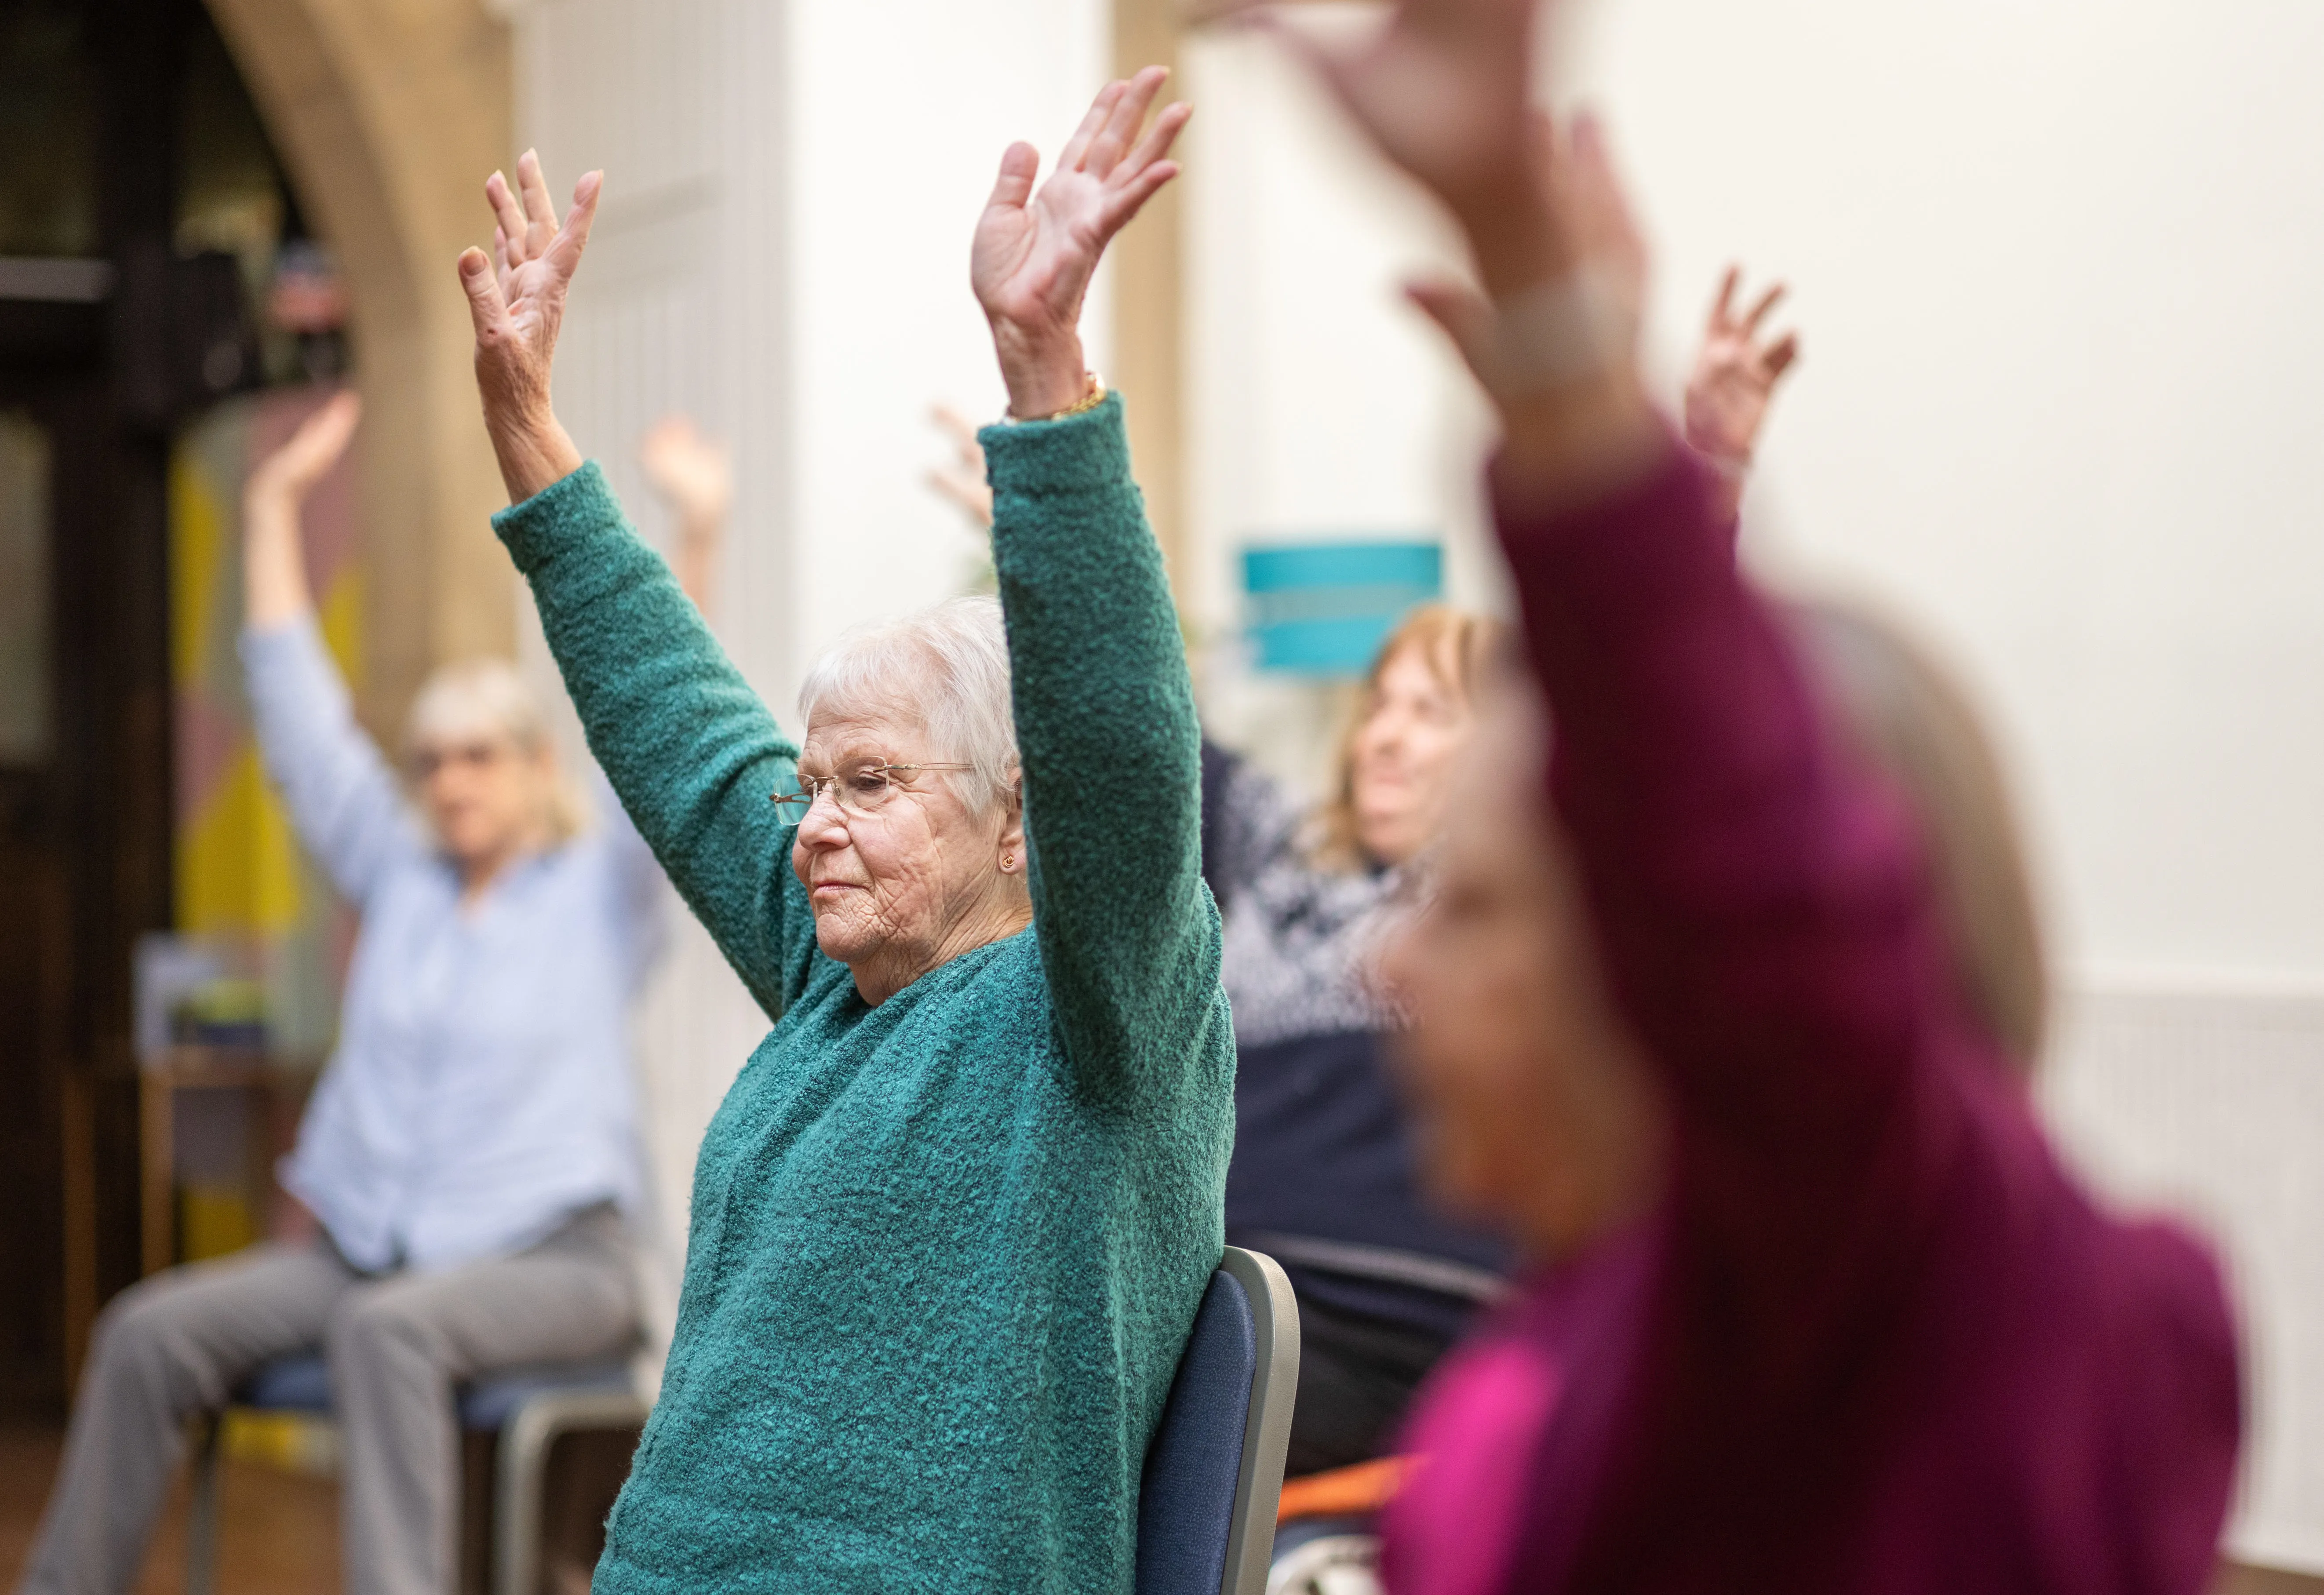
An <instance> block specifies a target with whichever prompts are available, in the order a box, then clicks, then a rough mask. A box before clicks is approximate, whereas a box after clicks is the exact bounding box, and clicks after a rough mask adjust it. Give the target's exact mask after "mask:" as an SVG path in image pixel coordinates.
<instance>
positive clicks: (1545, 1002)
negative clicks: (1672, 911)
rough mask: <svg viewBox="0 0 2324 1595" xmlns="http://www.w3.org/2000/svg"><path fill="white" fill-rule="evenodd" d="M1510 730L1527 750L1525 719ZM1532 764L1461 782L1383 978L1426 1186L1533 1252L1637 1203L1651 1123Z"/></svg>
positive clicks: (1564, 1249) (1553, 1251) (1483, 772)
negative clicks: (1392, 998)
mask: <svg viewBox="0 0 2324 1595" xmlns="http://www.w3.org/2000/svg"><path fill="white" fill-rule="evenodd" d="M1500 720H1501V716H1500V715H1499V713H1498V712H1497V713H1496V715H1494V716H1492V717H1491V719H1490V720H1489V723H1488V725H1487V727H1486V733H1485V734H1486V735H1487V736H1488V737H1495V736H1498V735H1499V734H1500V731H1499V723H1500ZM1511 731H1512V734H1513V735H1514V736H1515V739H1516V740H1515V742H1514V744H1513V745H1514V746H1516V747H1517V748H1519V749H1525V748H1527V747H1528V746H1529V745H1530V741H1531V739H1530V734H1529V733H1528V732H1527V730H1526V727H1525V726H1524V725H1523V724H1518V725H1517V726H1515V727H1513V728H1511ZM1535 768H1536V759H1535V755H1534V754H1532V753H1531V752H1525V753H1522V754H1521V755H1519V756H1517V757H1510V756H1508V755H1507V754H1504V755H1503V756H1500V757H1497V758H1495V759H1492V760H1489V761H1484V762H1483V763H1482V764H1481V765H1480V770H1479V777H1480V779H1479V780H1478V782H1477V783H1476V784H1475V786H1474V787H1473V788H1471V786H1469V785H1467V784H1465V783H1464V785H1463V788H1462V802H1461V803H1460V804H1459V805H1458V806H1457V807H1455V808H1454V810H1453V812H1452V815H1451V816H1449V819H1448V822H1447V827H1446V832H1445V835H1444V844H1443V851H1442V852H1441V853H1440V854H1439V855H1438V863H1439V868H1440V871H1441V872H1440V874H1439V876H1438V879H1437V880H1436V882H1435V889H1434V893H1433V894H1432V896H1431V898H1430V899H1429V900H1428V902H1427V903H1426V905H1425V907H1423V908H1420V909H1419V910H1418V911H1417V912H1416V914H1415V916H1414V917H1413V918H1412V919H1411V920H1410V921H1408V922H1407V923H1406V925H1405V927H1403V928H1402V929H1401V930H1400V931H1399V932H1398V933H1397V936H1395V937H1394V939H1393V940H1392V941H1391V943H1390V945H1388V949H1387V950H1386V952H1385V954H1384V955H1383V957H1382V959H1381V971H1380V972H1381V974H1382V975H1383V976H1384V977H1385V979H1386V980H1387V981H1388V983H1389V984H1390V985H1391V986H1392V987H1393V988H1394V990H1395V991H1396V992H1397V996H1398V997H1399V999H1400V1000H1402V1001H1403V1002H1404V1003H1405V1004H1406V1005H1407V1007H1408V1009H1409V1010H1410V1011H1411V1013H1412V1015H1413V1019H1414V1021H1415V1023H1414V1028H1412V1030H1411V1031H1410V1032H1409V1034H1408V1035H1407V1036H1406V1037H1405V1038H1404V1040H1403V1041H1402V1043H1401V1044H1400V1046H1399V1049H1398V1058H1399V1063H1400V1065H1401V1068H1402V1073H1403V1078H1404V1083H1405V1086H1406V1096H1407V1098H1408V1099H1409V1101H1410V1102H1411V1105H1412V1109H1413V1113H1414V1118H1415V1120H1416V1126H1417V1129H1418V1132H1419V1140H1420V1147H1421V1157H1422V1165H1423V1172H1424V1174H1425V1177H1426V1179H1427V1181H1428V1183H1429V1185H1431V1187H1432V1188H1433V1189H1434V1191H1435V1193H1436V1194H1437V1195H1438V1196H1439V1197H1440V1198H1442V1199H1443V1200H1444V1201H1446V1202H1447V1203H1451V1204H1452V1205H1453V1206H1455V1207H1457V1208H1459V1209H1461V1210H1463V1211H1465V1212H1471V1213H1473V1214H1475V1215H1477V1216H1479V1217H1480V1218H1483V1219H1486V1220H1489V1221H1490V1222H1495V1223H1497V1224H1499V1226H1500V1227H1502V1228H1504V1229H1505V1230H1507V1231H1509V1232H1510V1233H1511V1234H1513V1235H1514V1236H1516V1237H1517V1240H1518V1241H1519V1243H1520V1245H1521V1246H1523V1247H1524V1248H1525V1249H1526V1251H1527V1252H1528V1254H1530V1255H1531V1256H1532V1257H1534V1258H1537V1259H1538V1258H1554V1257H1559V1256H1563V1255H1564V1254H1566V1253H1568V1252H1570V1251H1572V1249H1574V1248H1575V1247H1577V1246H1579V1245H1581V1244H1582V1243H1583V1242H1584V1241H1586V1240H1589V1239H1590V1238H1591V1236H1593V1235H1595V1234H1597V1233H1598V1232H1600V1231H1601V1230H1603V1229H1604V1228H1605V1227H1606V1226H1607V1225H1608V1224H1609V1223H1610V1222H1613V1221H1614V1220H1616V1219H1617V1218H1618V1217H1619V1216H1621V1214H1622V1213H1623V1212H1627V1211H1629V1210H1630V1209H1631V1208H1632V1207H1634V1206H1635V1205H1636V1203H1637V1201H1638V1200H1640V1198H1641V1195H1642V1194H1643V1192H1644V1190H1645V1189H1646V1185H1647V1184H1648V1182H1649V1179H1650V1176H1651V1170H1652V1166H1653V1148H1654V1146H1655V1137H1656V1132H1657V1123H1658V1121H1657V1119H1656V1116H1655V1110H1654V1106H1653V1101H1652V1096H1651V1092H1650V1088H1649V1086H1648V1084H1647V1077H1646V1072H1645V1070H1644V1068H1643V1066H1642V1065H1641V1064H1640V1062H1639V1058H1638V1055H1637V1049H1636V1045H1635V1043H1634V1042H1633V1041H1632V1040H1631V1038H1630V1037H1629V1035H1628V1031H1627V1029H1626V1028H1625V1026H1624V1025H1623V1023H1622V1021H1621V1020H1620V1019H1619V1018H1618V1015H1617V1013H1616V1012H1615V1010H1614V1009H1613V1006H1612V1004H1611V1002H1610V1000H1609V998H1608V996H1607V994H1606V991H1605V987H1604V984H1603V982H1602V980H1601V977H1600V971H1599V967H1598V963H1597V959H1596V952H1595V944H1594V940H1593V936H1592V933H1591V927H1590V925H1589V922H1588V920H1587V917H1586V916H1585V913H1584V910H1583V908H1582V899H1581V897H1580V895H1579V890H1578V887H1577V885H1576V883H1575V881H1574V880H1573V877H1572V873H1571V871H1570V870H1569V868H1568V867H1567V865H1566V863H1565V861H1564V859H1563V853H1562V850H1561V849H1560V848H1559V846H1558V845H1557V844H1555V842H1554V837H1553V836H1552V835H1551V834H1550V832H1549V830H1548V828H1547V825H1546V824H1545V816H1544V813H1543V806H1542V805H1541V803H1540V802H1539V801H1538V800H1537V799H1535V797H1534V788H1533V786H1532V783H1531V781H1530V780H1529V779H1527V778H1528V777H1529V776H1530V774H1531V772H1532V771H1533V770H1535Z"/></svg>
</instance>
